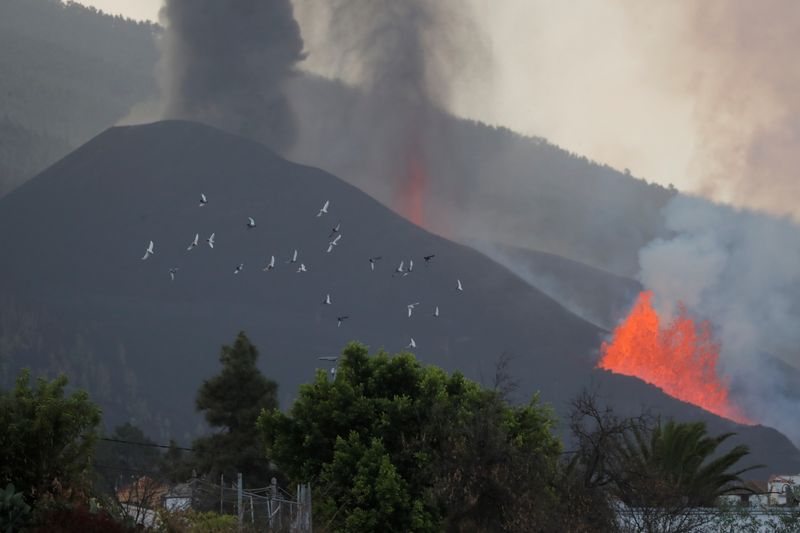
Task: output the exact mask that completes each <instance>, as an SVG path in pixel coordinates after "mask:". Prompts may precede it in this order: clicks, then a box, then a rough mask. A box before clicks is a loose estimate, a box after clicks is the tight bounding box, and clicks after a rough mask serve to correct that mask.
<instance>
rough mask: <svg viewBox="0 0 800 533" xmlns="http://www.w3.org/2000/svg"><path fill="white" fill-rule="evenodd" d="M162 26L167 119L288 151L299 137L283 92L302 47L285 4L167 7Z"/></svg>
mask: <svg viewBox="0 0 800 533" xmlns="http://www.w3.org/2000/svg"><path fill="white" fill-rule="evenodd" d="M160 18H161V23H162V25H164V26H165V28H166V30H165V32H164V35H163V36H162V39H161V41H160V46H161V49H162V57H161V61H160V64H159V66H158V78H159V84H160V88H161V92H162V105H163V115H164V118H180V119H189V120H197V121H200V122H206V123H209V124H212V125H214V126H217V127H221V128H223V129H226V130H229V131H232V132H235V133H240V134H242V135H246V136H248V137H251V138H254V139H257V140H260V141H262V142H264V143H265V144H267V145H269V146H271V147H273V148H276V149H285V148H288V147H289V146H291V144H292V142H293V140H294V138H295V136H296V133H297V132H296V125H295V121H294V117H293V114H292V111H291V109H290V106H289V102H288V99H287V97H286V95H285V92H284V89H285V84H286V82H287V80H288V79H289V78H291V76H292V75H293V74H294V72H295V66H296V64H297V63H298V62H299V61H300V60H302V59H303V40H302V38H301V36H300V28H299V26H298V24H297V22H296V21H295V19H294V13H293V8H292V4H291V1H290V0H226V1H219V0H166V2H165V5H164V7H163V8H162V10H161V13H160Z"/></svg>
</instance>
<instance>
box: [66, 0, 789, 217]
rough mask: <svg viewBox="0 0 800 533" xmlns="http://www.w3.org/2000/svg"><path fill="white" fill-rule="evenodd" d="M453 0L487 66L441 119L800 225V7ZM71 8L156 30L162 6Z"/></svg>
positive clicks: (121, 2)
mask: <svg viewBox="0 0 800 533" xmlns="http://www.w3.org/2000/svg"><path fill="white" fill-rule="evenodd" d="M458 1H459V2H462V4H459V5H460V6H462V5H463V6H465V7H464V9H470V10H471V11H472V13H473V16H474V19H475V20H476V21H477V27H478V29H479V31H478V32H476V34H475V36H474V38H475V39H476V40H480V41H481V43H480V44H481V45H482V46H483V47H484V48H485V49H486V50H487V51H488V54H489V56H490V61H489V62H488V63H486V64H485V65H483V66H482V68H480V69H473V70H469V69H465V71H464V72H462V73H461V74H460V75H457V76H456V77H455V79H454V80H453V82H452V84H451V94H450V98H449V101H448V102H447V107H449V109H450V111H452V112H454V113H455V114H457V115H459V116H463V117H467V118H473V119H476V120H481V121H484V122H487V123H490V124H495V125H502V126H506V127H509V128H511V129H513V130H515V131H518V132H520V133H523V134H526V135H535V136H541V137H545V138H547V139H548V140H549V141H551V142H553V143H555V144H557V145H559V146H561V147H563V148H565V149H567V150H569V151H571V152H575V153H578V154H581V155H585V156H587V157H589V158H590V159H594V160H596V161H599V162H602V163H606V164H609V165H611V166H613V167H615V168H618V169H630V171H631V172H632V173H633V174H634V175H636V176H637V177H641V178H644V179H646V180H648V181H651V182H657V183H661V184H663V185H667V184H670V183H671V184H674V185H675V186H677V187H678V188H679V189H682V190H685V191H689V192H695V193H699V194H702V195H704V196H708V197H711V198H713V199H715V200H718V201H723V202H728V203H733V204H736V205H744V206H748V207H755V208H760V209H765V210H768V211H770V212H772V213H778V214H786V215H792V216H794V217H795V218H796V219H800V208H798V207H796V206H795V205H794V199H795V198H797V197H798V194H800V180H796V179H795V175H794V168H796V165H795V163H797V165H800V155H797V154H800V150H797V149H796V147H797V145H798V144H800V102H795V101H796V100H797V99H796V97H795V95H796V94H797V91H798V90H800V70H799V69H798V66H797V64H796V62H795V61H794V59H793V58H792V57H791V51H792V50H796V49H797V46H798V45H800V42H798V41H800V3H797V2H794V1H793V0H764V1H763V2H758V3H755V2H749V1H748V0H729V1H728V0H707V1H704V2H694V1H692V0H675V1H673V2H661V3H642V2H638V1H636V0H606V1H603V2H600V1H595V0H574V1H571V2H561V1H558V0H458ZM82 3H85V4H89V5H93V6H95V7H97V8H99V9H103V10H104V11H107V12H112V13H119V14H124V15H126V16H130V17H132V18H137V19H144V18H148V19H151V20H156V19H157V16H158V15H157V13H158V9H159V6H160V3H161V0H83V2H82ZM306 16H307V15H306ZM299 22H300V25H301V29H303V30H304V38H306V45H307V47H310V49H309V50H308V51H309V55H308V59H307V60H306V62H305V64H304V67H305V68H306V69H308V70H311V71H314V72H317V73H319V74H323V75H327V76H330V77H336V75H337V73H336V72H332V71H331V70H330V69H331V68H332V67H331V64H330V63H329V62H326V61H324V59H321V56H322V55H324V54H319V53H318V54H316V55H315V53H314V49H313V38H310V37H308V36H307V34H310V33H311V31H312V26H313V24H314V22H316V21H313V20H308V19H307V20H303V19H301V20H300V21H299ZM315 59H316V60H315ZM765 185H767V186H765Z"/></svg>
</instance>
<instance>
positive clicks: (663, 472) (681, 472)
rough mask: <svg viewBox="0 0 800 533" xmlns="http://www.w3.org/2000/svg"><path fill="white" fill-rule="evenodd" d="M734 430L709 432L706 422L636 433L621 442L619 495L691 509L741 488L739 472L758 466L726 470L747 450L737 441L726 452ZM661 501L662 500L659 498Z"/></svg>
mask: <svg viewBox="0 0 800 533" xmlns="http://www.w3.org/2000/svg"><path fill="white" fill-rule="evenodd" d="M733 435H734V433H723V434H721V435H718V436H715V437H714V436H709V435H708V431H707V428H706V425H705V423H704V422H675V421H674V420H670V421H668V422H667V423H666V424H661V423H659V424H658V425H656V426H655V427H654V428H653V429H652V431H650V432H649V435H647V434H645V433H643V432H641V431H635V432H633V434H632V437H633V438H630V437H629V438H627V439H625V441H624V444H623V446H622V450H621V455H622V457H623V464H624V465H625V466H624V474H623V476H622V478H621V480H620V482H619V483H618V485H620V489H621V490H620V497H621V498H622V499H623V501H625V503H627V504H629V505H635V506H653V505H662V504H663V503H664V501H665V500H672V501H673V502H675V501H676V499H677V500H680V501H681V503H682V504H683V505H687V506H690V507H695V506H701V507H708V506H712V505H714V503H715V502H716V500H717V498H718V497H719V496H721V495H723V494H726V493H727V492H730V491H731V490H733V489H737V488H741V483H742V479H741V478H740V476H741V475H742V474H744V473H745V472H748V471H750V470H753V469H754V468H760V466H750V467H747V468H743V469H740V470H736V471H730V469H731V468H732V467H733V466H734V465H735V464H736V463H738V462H739V460H740V459H742V458H743V457H744V456H746V455H747V454H749V453H750V450H749V448H748V447H747V446H745V445H741V444H740V445H737V446H734V447H733V448H731V449H730V450H729V451H727V452H726V453H724V454H719V453H717V450H718V448H719V447H720V445H721V444H722V443H723V442H725V441H726V440H728V439H729V438H730V437H732V436H733ZM659 500H662V501H659Z"/></svg>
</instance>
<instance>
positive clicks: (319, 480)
mask: <svg viewBox="0 0 800 533" xmlns="http://www.w3.org/2000/svg"><path fill="white" fill-rule="evenodd" d="M552 424H553V421H552V418H551V416H550V413H549V411H547V410H546V409H544V408H543V407H541V406H540V405H539V404H538V401H537V399H536V398H534V399H533V400H532V401H531V402H530V403H528V404H526V405H521V406H517V407H512V406H510V405H508V404H507V403H506V402H505V401H504V400H503V399H502V397H501V395H500V394H499V393H498V392H497V391H494V390H487V389H484V388H482V387H480V386H479V385H478V384H476V383H474V382H471V381H469V380H467V379H465V378H464V377H463V376H462V375H461V374H459V373H457V372H456V373H453V374H449V375H448V374H447V373H445V372H444V371H443V370H441V369H439V368H436V367H423V366H422V365H421V364H420V363H419V362H417V361H416V360H415V359H414V357H413V356H412V355H410V354H399V355H396V356H394V357H390V356H389V355H388V354H386V353H384V352H380V353H378V354H377V355H376V356H374V357H370V356H369V355H368V352H367V349H366V348H365V347H364V346H361V345H358V344H350V345H348V346H347V347H346V348H345V350H344V352H343V355H342V358H341V360H340V364H339V367H338V370H337V372H336V375H335V379H328V377H327V374H326V373H325V372H324V371H319V372H318V373H317V377H316V380H315V381H314V383H312V384H309V385H304V386H302V387H301V390H300V394H299V397H298V398H297V400H296V401H295V403H294V404H293V406H292V408H291V409H290V410H289V412H288V413H282V412H280V411H278V410H276V409H273V410H271V411H270V410H265V411H264V414H263V415H262V416H261V418H260V420H259V427H260V429H261V430H262V432H263V434H264V436H265V440H266V443H267V455H268V457H270V458H271V459H272V460H273V461H275V462H276V463H277V465H278V466H279V467H280V468H281V469H282V470H283V472H284V473H286V474H287V475H288V476H289V477H290V478H291V479H292V480H295V481H311V482H312V485H315V486H316V487H317V492H316V497H317V503H315V519H314V520H315V524H318V525H320V526H321V527H324V528H326V529H331V530H333V531H374V530H375V529H376V525H380V528H381V529H383V530H386V531H440V530H441V529H442V528H446V529H448V530H452V531H461V530H463V531H467V530H470V531H482V530H492V531H494V530H503V529H505V528H504V527H503V525H504V524H508V523H511V522H513V521H514V519H515V517H514V516H513V510H512V509H511V507H512V506H511V505H509V504H510V502H511V501H512V499H514V498H517V499H518V498H520V496H521V495H522V496H524V498H526V499H527V500H536V501H537V504H536V505H531V506H529V508H531V509H533V508H535V509H537V510H538V511H540V512H542V513H543V514H546V512H547V509H548V503H550V500H551V498H552V491H551V490H549V489H548V481H549V479H550V476H551V475H552V472H553V469H554V468H555V466H556V460H557V457H558V454H559V452H560V449H561V448H560V444H559V442H558V440H557V439H556V438H555V437H554V436H553V435H552V433H551V428H552ZM543 520H544V517H543Z"/></svg>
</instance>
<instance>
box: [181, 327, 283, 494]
mask: <svg viewBox="0 0 800 533" xmlns="http://www.w3.org/2000/svg"><path fill="white" fill-rule="evenodd" d="M219 360H220V363H222V371H221V372H220V373H219V374H218V375H216V376H214V377H213V378H211V379H209V380H206V381H205V382H203V384H202V386H201V387H200V389H199V390H198V392H197V398H196V405H197V409H198V410H199V411H202V412H203V413H204V416H205V419H206V421H207V422H208V424H209V425H210V426H211V427H213V428H218V429H219V431H218V432H217V433H214V434H213V435H210V436H207V437H201V438H198V439H196V440H195V442H194V444H193V448H194V450H195V453H194V459H193V462H194V466H195V468H196V469H197V473H198V474H202V473H205V474H209V475H210V476H211V477H212V478H215V479H216V478H218V477H219V476H220V474H223V475H224V476H225V477H226V478H228V479H231V480H232V479H235V476H236V474H237V473H238V472H242V473H244V474H245V483H246V484H247V485H249V486H263V485H266V484H268V483H269V480H270V478H271V477H272V475H273V474H274V472H273V471H272V469H271V468H270V465H269V461H268V460H267V459H265V458H264V444H263V441H262V437H261V433H260V432H259V431H258V430H257V428H256V421H257V419H258V416H259V414H260V413H261V411H262V410H264V409H266V410H272V409H277V407H278V400H277V391H278V386H277V384H276V383H275V382H274V381H272V380H270V379H267V378H266V377H264V375H263V374H262V373H261V372H260V371H259V370H258V367H257V366H256V361H257V360H258V350H257V349H256V347H255V346H253V344H251V343H250V340H249V339H248V338H247V335H245V334H244V332H240V333H239V335H238V336H237V337H236V341H235V342H234V344H233V346H223V347H222V350H221V352H220V357H219Z"/></svg>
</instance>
